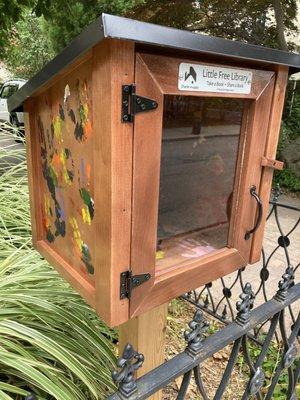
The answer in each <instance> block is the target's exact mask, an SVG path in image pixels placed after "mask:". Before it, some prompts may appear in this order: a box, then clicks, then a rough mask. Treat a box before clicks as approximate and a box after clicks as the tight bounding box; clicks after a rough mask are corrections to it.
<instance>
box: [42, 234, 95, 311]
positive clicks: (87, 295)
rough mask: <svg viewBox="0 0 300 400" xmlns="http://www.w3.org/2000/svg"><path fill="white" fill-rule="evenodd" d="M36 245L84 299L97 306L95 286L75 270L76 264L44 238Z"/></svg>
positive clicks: (92, 305)
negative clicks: (62, 255) (70, 262)
mask: <svg viewBox="0 0 300 400" xmlns="http://www.w3.org/2000/svg"><path fill="white" fill-rule="evenodd" d="M35 247H36V249H37V250H38V252H39V253H40V254H41V255H42V256H43V257H44V258H45V259H46V260H47V261H48V262H49V264H51V265H52V266H53V267H54V268H55V269H56V270H57V271H58V272H59V274H60V275H61V276H62V277H63V278H64V279H66V281H68V282H69V283H70V285H71V286H72V287H73V288H74V289H75V290H76V291H77V292H78V293H80V295H81V296H82V297H83V298H84V300H85V301H86V302H87V303H88V304H89V305H90V306H91V307H93V308H95V287H94V286H93V285H92V284H91V283H89V282H88V281H87V280H86V279H84V278H83V277H82V275H81V274H79V273H78V272H77V271H76V270H74V266H73V265H70V264H68V263H67V262H66V260H65V259H64V258H63V257H61V256H60V255H59V254H58V253H57V252H56V251H54V250H53V249H52V247H51V246H49V245H48V243H46V242H45V241H44V240H41V241H38V242H37V244H36V246H35Z"/></svg>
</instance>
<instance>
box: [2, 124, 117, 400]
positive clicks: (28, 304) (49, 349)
mask: <svg viewBox="0 0 300 400" xmlns="http://www.w3.org/2000/svg"><path fill="white" fill-rule="evenodd" d="M0 135H1V136H2V137H4V136H3V135H16V131H15V130H14V129H13V128H12V127H8V126H5V125H3V124H1V125H0ZM17 147H18V148H16V146H15V145H14V144H13V145H11V146H9V147H7V148H6V149H3V148H0V371H1V372H0V400H2V399H3V400H7V399H21V398H22V399H23V398H24V396H26V395H27V394H29V393H31V392H33V393H35V394H36V395H37V396H38V399H53V398H55V399H58V400H77V399H78V400H83V399H87V400H90V399H103V398H105V397H106V396H107V395H108V393H109V392H110V391H112V390H113V389H114V386H113V384H112V381H111V375H110V371H111V369H112V368H113V366H114V365H115V361H116V360H115V353H114V351H115V349H114V345H113V344H112V342H113V339H114V338H115V335H116V334H115V332H114V331H112V330H110V329H109V328H107V326H106V325H105V324H104V323H103V322H102V321H101V320H100V319H99V318H98V317H97V315H96V314H95V312H94V311H93V310H92V309H91V308H90V307H89V306H87V305H86V304H85V302H84V301H83V300H82V299H81V297H80V296H79V295H78V294H76V293H75V292H74V291H73V290H72V289H71V288H70V286H69V285H68V284H67V283H66V282H65V281H64V280H63V279H62V278H60V277H59V275H58V274H57V273H56V272H55V271H54V270H53V269H52V268H51V267H50V266H49V265H48V264H47V262H46V261H45V260H44V259H42V258H41V257H40V256H39V254H38V253H37V252H36V251H35V250H33V248H32V246H31V228H30V216H29V204H28V189H27V176H26V164H25V148H24V146H20V145H19V146H17ZM12 158H14V159H15V161H16V160H17V161H18V162H19V163H18V164H17V165H14V166H12V167H9V163H8V162H7V160H8V159H9V160H11V159H12Z"/></svg>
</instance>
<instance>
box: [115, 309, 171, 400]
mask: <svg viewBox="0 0 300 400" xmlns="http://www.w3.org/2000/svg"><path fill="white" fill-rule="evenodd" d="M167 314H168V304H163V305H160V306H159V307H157V308H154V309H152V310H150V311H148V312H146V313H144V314H142V315H140V316H138V317H135V318H133V319H131V320H130V321H128V322H126V323H125V324H123V325H121V326H120V327H119V346H118V347H119V355H120V354H122V351H123V349H124V347H125V346H126V344H127V343H130V344H132V346H133V347H134V349H135V350H137V351H138V352H140V353H142V354H143V355H144V357H145V361H144V364H143V366H142V368H141V369H139V370H138V372H137V377H138V378H139V377H140V376H142V375H144V374H146V373H147V372H149V371H151V370H152V369H154V368H156V367H157V366H158V365H160V364H162V363H163V362H164V361H165V353H164V350H165V341H166V325H167ZM149 399H150V400H161V399H162V393H161V392H157V393H155V394H154V395H152V396H151V397H149Z"/></svg>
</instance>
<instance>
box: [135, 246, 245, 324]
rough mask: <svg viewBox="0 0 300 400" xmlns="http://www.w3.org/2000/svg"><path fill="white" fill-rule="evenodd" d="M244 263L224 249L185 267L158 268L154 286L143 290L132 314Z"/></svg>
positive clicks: (141, 311)
mask: <svg viewBox="0 0 300 400" xmlns="http://www.w3.org/2000/svg"><path fill="white" fill-rule="evenodd" d="M246 265H247V262H246V261H245V260H244V259H243V258H242V257H241V255H240V254H239V252H238V251H237V250H236V249H228V248H225V249H222V250H218V251H216V252H215V253H213V254H211V255H210V256H206V257H203V258H201V259H196V260H193V261H190V262H189V263H188V264H185V265H184V266H183V265H181V266H174V268H170V269H169V270H163V271H157V274H156V276H155V281H154V286H153V287H152V288H151V290H150V292H149V293H145V296H144V298H143V299H142V300H141V301H140V303H139V306H138V307H137V308H136V309H135V311H134V313H133V315H132V316H133V317H134V316H137V315H140V314H142V313H144V312H146V311H147V310H150V309H151V308H153V307H156V306H158V305H159V304H162V303H164V302H166V301H169V300H171V299H174V298H176V297H178V296H179V295H181V294H183V293H186V292H188V291H190V290H193V289H195V288H198V287H200V286H202V285H204V284H206V283H209V282H212V281H214V280H216V279H218V278H219V277H220V276H224V275H227V274H229V273H231V272H233V271H236V270H237V269H239V268H242V267H243V266H246Z"/></svg>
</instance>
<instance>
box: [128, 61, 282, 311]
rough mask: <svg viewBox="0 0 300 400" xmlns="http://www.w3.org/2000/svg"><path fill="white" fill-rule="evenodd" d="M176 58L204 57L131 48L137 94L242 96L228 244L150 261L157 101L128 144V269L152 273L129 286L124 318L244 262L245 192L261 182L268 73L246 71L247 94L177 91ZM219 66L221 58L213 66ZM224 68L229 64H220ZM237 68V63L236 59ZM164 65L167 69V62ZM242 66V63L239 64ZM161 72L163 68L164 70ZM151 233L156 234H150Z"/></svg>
mask: <svg viewBox="0 0 300 400" xmlns="http://www.w3.org/2000/svg"><path fill="white" fill-rule="evenodd" d="M180 62H190V63H195V62H198V63H201V64H209V65H216V64H213V63H207V62H205V60H201V61H200V62H199V60H198V61H195V60H185V59H182V58H175V57H164V56H157V55H151V54H142V53H138V54H137V55H136V70H135V78H136V79H135V82H136V85H137V90H138V94H139V95H141V96H145V97H150V98H151V99H154V100H156V101H157V102H158V104H163V96H164V95H166V94H173V95H186V96H199V95H200V96H201V97H224V98H242V99H248V100H250V101H249V102H246V103H247V105H246V111H245V113H244V117H243V122H242V127H243V132H242V133H241V140H240V148H239V155H238V164H239V168H238V170H237V173H236V178H235V186H234V187H235V195H234V199H233V219H234V222H233V224H231V225H233V226H234V229H231V230H230V235H229V243H230V244H231V246H232V247H231V248H224V249H221V250H216V251H215V252H213V253H212V254H208V255H206V256H203V257H201V258H200V259H193V260H188V261H187V262H185V263H183V264H180V265H177V266H174V267H170V268H166V269H158V268H156V267H155V243H156V240H155V239H156V230H157V215H158V197H159V172H160V157H161V134H162V115H163V107H158V109H157V110H155V111H154V112H149V113H142V114H140V115H137V116H136V120H135V127H134V141H133V142H134V144H133V198H132V239H131V243H132V246H131V264H130V265H131V270H132V273H133V274H134V275H136V274H143V273H146V272H147V273H150V274H151V279H150V280H149V281H148V282H146V283H144V284H143V285H142V286H140V287H138V288H136V289H135V290H134V291H133V293H132V297H131V300H130V317H134V316H136V315H139V314H141V313H142V312H145V311H147V310H149V309H151V308H153V307H155V306H157V305H159V304H162V303H164V302H166V301H168V300H170V299H172V298H175V297H177V296H179V295H180V294H182V293H184V292H186V291H189V290H192V289H194V288H195V287H199V286H200V285H203V284H205V283H208V282H210V281H212V280H215V279H217V278H218V277H220V276H224V275H226V274H228V273H230V272H233V271H234V270H236V269H239V268H241V267H243V266H245V265H246V264H247V263H248V262H249V259H250V253H251V245H252V240H248V241H246V240H245V238H244V236H245V232H246V231H247V230H248V229H250V228H251V227H252V226H253V224H254V222H255V217H256V203H255V202H254V200H253V198H252V197H251V195H250V188H251V186H252V185H256V187H257V188H259V186H260V180H261V162H260V161H261V157H262V156H263V155H264V149H265V143H266V140H267V131H268V124H269V119H268V118H266V116H268V115H269V114H270V108H271V101H272V97H273V92H274V82H275V73H274V72H273V71H272V70H271V71H269V70H268V71H265V70H255V69H253V68H247V70H252V71H253V84H252V90H251V92H250V93H249V94H248V95H233V94H228V93H217V94H216V93H207V92H201V93H200V92H190V91H184V92H182V91H179V90H178V87H177V79H178V68H179V63H180ZM218 66H220V65H218ZM226 67H228V65H226ZM235 67H236V66H235ZM166 68H167V69H166ZM242 69H245V68H242ZM166 71H168V74H166ZM154 238H155V239H154Z"/></svg>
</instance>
